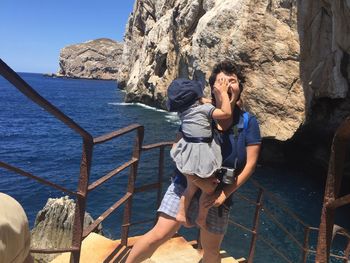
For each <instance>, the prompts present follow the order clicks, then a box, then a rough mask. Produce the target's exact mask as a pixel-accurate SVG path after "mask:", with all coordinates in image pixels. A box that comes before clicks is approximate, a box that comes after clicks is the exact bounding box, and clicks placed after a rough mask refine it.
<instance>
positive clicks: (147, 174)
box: [0, 73, 342, 262]
mask: <svg viewBox="0 0 350 263" xmlns="http://www.w3.org/2000/svg"><path fill="white" fill-rule="evenodd" d="M20 76H21V77H22V78H23V79H24V80H25V81H26V82H28V83H29V84H30V85H31V86H32V87H33V88H34V89H35V90H36V91H37V92H38V93H40V94H41V95H42V96H43V97H45V98H46V99H47V100H48V101H50V102H51V103H52V104H54V105H55V106H56V107H58V108H59V109H60V110H61V111H62V112H64V113H65V114H66V115H68V116H69V117H70V118H72V119H73V120H74V121H75V122H76V123H78V124H79V125H80V126H81V127H82V128H84V129H85V130H86V131H88V132H89V133H90V134H92V135H93V136H94V137H97V136H101V135H103V134H106V133H108V132H111V131H114V130H118V129H120V128H123V127H125V126H127V125H130V124H133V123H138V124H141V125H143V126H144V127H145V138H144V145H146V144H151V143H156V142H160V141H170V140H173V139H174V136H175V132H176V130H177V129H178V125H179V121H178V119H177V116H176V115H174V114H173V113H168V112H166V111H163V110H159V109H155V108H152V107H148V106H145V105H142V104H138V103H124V102H123V98H124V92H123V91H121V90H120V89H118V87H117V83H116V82H115V81H101V80H82V79H62V78H49V77H45V76H43V75H41V74H32V73H21V74H20ZM0 94H1V96H0V105H1V110H0V141H1V146H0V160H1V161H3V162H7V163H9V164H11V165H14V166H17V167H19V168H21V169H23V170H25V171H28V172H30V173H32V174H34V175H37V176H40V177H42V178H45V179H48V180H50V181H52V182H55V183H57V184H60V185H62V186H64V187H66V188H68V189H71V190H76V188H77V183H78V177H79V169H80V161H81V152H82V140H81V138H80V136H78V135H77V134H76V133H75V132H74V131H72V130H71V129H70V128H68V127H66V126H65V125H63V124H62V123H61V122H60V121H59V120H57V119H55V118H54V117H52V116H51V115H50V114H48V113H47V112H46V111H44V110H43V109H41V108H40V107H39V106H37V105H36V104H34V103H33V102H31V101H30V100H29V99H28V98H27V97H25V96H24V95H23V94H22V93H20V92H19V91H18V90H16V89H15V88H14V87H13V86H12V85H11V84H10V83H8V82H7V81H6V80H5V79H3V78H2V77H0ZM134 138H135V133H131V134H128V135H126V136H122V137H120V138H118V139H114V140H112V141H110V142H107V143H105V144H102V145H97V146H95V148H94V152H93V161H92V168H91V175H90V183H91V182H93V181H95V180H97V179H98V178H100V177H101V176H103V175H105V174H106V173H108V172H109V171H111V170H113V169H114V168H116V167H118V166H120V165H121V164H122V163H123V162H125V161H127V160H129V159H130V158H131V151H132V147H133V142H134ZM158 154H159V151H158V150H157V151H149V152H145V153H143V154H142V157H141V163H140V165H139V172H138V177H137V180H136V182H137V183H136V184H137V186H140V185H144V184H148V183H152V182H156V180H157V167H158ZM172 169H173V164H172V163H171V160H170V158H169V152H168V150H167V151H166V169H165V174H164V186H165V188H164V189H163V190H165V189H166V186H167V185H168V183H169V181H170V177H171V174H172ZM127 178H128V171H127V170H126V171H124V172H122V173H120V174H118V175H117V176H116V177H114V178H113V179H111V180H109V181H108V182H107V183H106V184H104V185H102V186H100V187H98V188H97V189H96V190H95V191H93V192H92V193H90V194H89V196H88V205H87V211H88V212H89V213H90V214H91V215H92V217H93V218H97V217H98V216H99V215H100V214H101V213H102V212H104V211H105V210H106V209H108V208H109V207H110V206H111V205H112V204H114V203H115V202H116V200H117V199H119V198H120V197H121V196H122V195H123V194H124V193H125V191H126V186H127ZM253 178H254V179H255V180H256V181H257V182H259V183H260V184H261V185H262V186H263V187H265V188H266V189H267V190H268V191H269V192H271V193H273V194H274V196H276V197H277V198H278V199H279V200H280V202H281V204H282V206H286V207H289V209H290V210H291V211H293V212H294V213H295V214H296V215H297V216H298V217H299V218H300V219H301V220H302V221H304V222H305V223H306V224H308V225H311V226H315V227H318V225H319V221H320V214H321V205H322V198H323V191H324V189H323V185H321V184H320V183H319V182H317V181H315V180H313V179H312V178H314V177H313V176H308V175H306V174H304V173H303V172H301V171H297V170H293V169H290V168H288V169H286V168H284V167H283V166H280V167H267V166H262V165H258V167H257V170H256V172H255V174H254V175H253ZM0 191H1V192H5V193H7V194H10V195H12V196H13V197H14V198H16V199H17V200H18V201H19V202H20V203H21V204H22V205H23V207H24V209H25V211H26V213H27V216H28V218H29V221H30V226H31V227H33V225H34V221H35V217H36V214H37V212H38V211H39V210H40V209H42V208H43V206H44V205H45V203H46V201H47V199H48V198H56V197H61V196H63V195H64V194H63V193H62V192H59V191H56V190H54V189H52V188H50V187H47V186H44V185H41V184H39V183H37V182H35V181H32V180H29V179H27V178H24V177H21V176H19V175H17V174H14V173H12V172H8V171H6V170H4V169H2V168H0ZM257 192H258V191H257V189H256V188H255V187H254V186H253V184H252V182H251V181H248V182H247V183H246V184H245V185H244V186H243V187H242V188H241V189H240V190H239V193H240V194H243V195H245V196H247V197H249V198H251V199H252V200H256V198H257ZM264 199H265V201H266V207H265V209H264V210H263V211H262V213H261V217H260V219H261V220H260V223H259V226H258V228H259V236H261V237H263V238H264V239H267V240H269V242H270V243H272V244H273V245H274V246H276V247H277V248H278V249H279V250H281V251H282V252H283V253H284V254H285V255H286V257H287V258H288V259H289V260H291V262H300V260H301V255H302V252H301V250H300V248H298V246H297V245H296V244H295V243H294V242H293V241H291V240H290V239H289V238H288V237H287V236H286V234H285V232H283V231H282V230H281V229H280V228H278V226H277V224H276V223H274V221H273V220H271V218H270V216H269V213H271V214H272V215H273V216H274V217H275V218H276V220H277V222H279V223H282V224H283V225H284V226H285V228H286V229H288V231H291V232H293V234H294V236H295V237H296V238H297V240H298V241H299V242H300V243H303V228H302V226H301V224H300V223H298V222H297V221H296V220H294V219H293V218H292V217H290V216H288V214H287V213H286V212H283V210H282V209H281V208H280V207H279V206H278V205H277V204H276V203H275V202H274V201H273V200H272V199H271V198H270V197H268V196H265V197H264ZM155 203H156V193H155V192H147V193H139V194H136V195H135V198H134V201H133V210H132V220H133V221H139V220H144V219H152V218H154V217H155V214H156V204H155ZM122 208H123V207H122ZM122 208H121V209H119V210H117V211H116V212H115V213H114V214H112V215H111V216H110V217H109V218H108V219H107V220H106V221H104V222H103V230H104V234H105V235H106V236H108V237H111V238H114V239H118V238H120V228H121V220H122V216H123V209H122ZM254 209H255V207H254V206H253V205H251V204H249V203H248V202H244V201H242V200H240V199H238V198H237V197H235V198H234V205H233V208H232V211H231V218H232V219H233V220H235V221H236V222H239V223H240V224H243V225H245V226H247V227H248V228H251V227H252V223H253V217H254ZM267 212H269V213H267ZM151 226H152V224H148V225H142V226H140V227H135V228H131V233H130V234H131V235H140V234H142V233H144V232H145V231H147V230H148V229H149V228H150V227H151ZM181 233H182V234H184V235H185V236H186V237H187V238H188V239H190V240H191V239H194V238H195V237H196V234H197V232H196V231H195V230H194V229H189V230H188V229H183V230H181ZM250 237H251V236H250V234H249V233H248V232H245V231H243V230H241V229H238V228H237V227H234V226H230V228H229V229H228V232H227V234H226V236H225V239H224V241H223V246H222V248H223V249H225V250H226V251H228V252H229V254H231V255H233V256H234V257H236V258H239V257H246V258H247V256H248V248H249V245H250ZM316 238H317V235H316V234H314V235H312V236H311V238H310V247H312V248H313V249H314V248H315V244H316ZM341 246H342V243H341V242H339V245H337V244H335V247H334V248H333V251H334V252H336V251H337V250H338V249H341ZM313 260H314V257H313V256H310V257H309V262H312V261H313ZM255 262H285V260H284V259H283V258H282V257H281V256H279V255H278V254H276V253H275V252H274V251H273V250H272V249H270V248H269V246H267V245H266V244H265V243H264V242H262V241H258V243H257V250H256V253H255ZM334 262H336V261H334Z"/></svg>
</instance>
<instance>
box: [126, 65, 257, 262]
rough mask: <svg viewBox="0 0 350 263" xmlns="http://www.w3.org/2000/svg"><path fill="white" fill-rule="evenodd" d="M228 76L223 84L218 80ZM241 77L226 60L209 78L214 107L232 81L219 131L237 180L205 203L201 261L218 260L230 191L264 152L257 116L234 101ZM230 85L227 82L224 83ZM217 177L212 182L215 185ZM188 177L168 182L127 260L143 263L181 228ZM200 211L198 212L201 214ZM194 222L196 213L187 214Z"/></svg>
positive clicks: (195, 202)
mask: <svg viewBox="0 0 350 263" xmlns="http://www.w3.org/2000/svg"><path fill="white" fill-rule="evenodd" d="M223 78H224V79H226V80H227V81H224V82H221V81H219V80H221V79H223ZM242 81H243V78H242V76H241V74H240V72H239V71H238V70H237V68H236V67H235V66H234V65H233V64H232V63H231V62H229V61H223V62H220V63H218V64H217V65H215V66H214V69H213V71H212V74H211V76H210V78H209V84H210V87H211V90H212V95H213V101H214V102H215V105H216V107H221V103H222V102H221V100H220V98H221V96H220V95H219V94H220V91H221V90H222V89H224V88H227V87H223V86H222V85H228V86H229V87H228V94H229V96H230V97H231V110H232V117H231V118H229V119H225V120H218V122H217V125H216V127H215V128H216V130H217V134H218V139H219V142H220V146H221V154H222V160H223V164H222V165H223V166H225V167H228V168H234V169H235V174H236V175H237V179H236V180H235V181H234V182H233V184H222V183H220V184H219V185H218V187H217V190H216V191H215V193H214V194H213V195H210V196H207V198H206V199H205V200H204V205H205V206H206V207H210V209H209V212H208V215H207V220H206V227H205V228H201V230H200V231H201V233H200V237H201V244H202V248H203V259H202V262H203V263H218V262H220V246H221V242H222V240H223V237H224V234H225V232H226V229H227V225H228V216H229V205H230V203H231V195H232V193H234V192H235V191H236V190H237V189H238V188H239V187H240V186H242V185H243V184H244V183H245V182H246V181H247V180H248V178H249V177H250V176H251V175H252V173H253V172H254V169H255V166H256V163H257V160H258V155H259V151H260V144H261V137H260V131H259V126H258V123H257V121H256V118H255V117H254V116H252V115H247V114H246V113H244V111H243V110H242V109H240V108H239V107H238V106H237V104H236V102H237V101H239V98H240V94H241V92H242V89H243V86H242V84H241V82H242ZM225 83H226V84H225ZM216 183H217V181H216V179H214V180H213V184H216ZM185 184H186V179H185V177H184V176H183V175H181V174H179V173H176V176H175V179H174V180H173V182H172V184H171V185H170V186H169V188H168V190H167V192H166V193H165V196H164V198H163V201H162V204H161V206H160V208H159V209H158V212H159V217H158V221H157V223H156V225H155V226H154V227H153V229H151V230H150V231H149V232H148V233H146V234H145V235H143V236H142V237H141V238H140V239H139V240H138V241H137V242H136V243H135V245H134V246H133V248H132V250H131V251H130V254H129V256H128V258H127V260H126V263H136V262H141V261H143V260H145V259H147V258H149V257H151V256H152V254H153V252H154V251H155V250H156V249H157V248H158V247H159V246H160V245H161V244H163V243H165V242H166V241H167V240H168V239H170V238H171V237H172V236H173V235H174V234H175V233H176V232H177V231H178V230H179V228H180V227H181V224H180V223H179V222H178V221H176V214H177V212H178V208H179V204H180V198H181V195H182V193H183V191H184V189H185V188H186V185H185ZM195 208H198V199H196V198H193V200H192V201H191V204H190V209H189V211H191V212H193V211H196V210H197V211H198V209H195ZM197 213H198V212H197ZM189 217H190V218H189V221H190V222H191V221H192V222H193V218H194V219H195V218H196V215H193V214H192V215H189Z"/></svg>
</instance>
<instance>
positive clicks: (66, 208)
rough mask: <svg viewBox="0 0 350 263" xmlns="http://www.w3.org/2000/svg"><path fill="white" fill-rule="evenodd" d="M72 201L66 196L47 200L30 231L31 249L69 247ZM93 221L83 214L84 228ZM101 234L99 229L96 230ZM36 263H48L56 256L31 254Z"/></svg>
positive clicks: (72, 212) (71, 228) (72, 216)
mask: <svg viewBox="0 0 350 263" xmlns="http://www.w3.org/2000/svg"><path fill="white" fill-rule="evenodd" d="M74 210H75V203H74V200H72V199H69V198H68V196H65V197H61V198H57V199H53V198H49V199H48V201H47V203H46V205H45V206H44V208H43V209H42V210H41V211H39V213H38V214H37V217H36V219H35V224H34V228H33V229H32V231H31V236H32V240H31V247H32V248H67V247H70V246H71V241H72V230H73V221H74ZM93 222H94V220H93V219H92V217H91V216H90V215H89V214H88V213H85V218H84V227H86V226H88V225H90V224H92V223H93ZM98 231H99V232H102V230H101V228H99V230H98ZM33 256H34V258H35V260H36V261H37V262H49V261H51V260H52V259H53V258H55V257H56V256H57V254H33Z"/></svg>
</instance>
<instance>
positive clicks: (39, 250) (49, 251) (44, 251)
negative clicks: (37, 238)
mask: <svg viewBox="0 0 350 263" xmlns="http://www.w3.org/2000/svg"><path fill="white" fill-rule="evenodd" d="M72 251H79V248H78V247H71V248H56V249H48V248H31V249H30V253H38V254H56V253H64V252H72Z"/></svg>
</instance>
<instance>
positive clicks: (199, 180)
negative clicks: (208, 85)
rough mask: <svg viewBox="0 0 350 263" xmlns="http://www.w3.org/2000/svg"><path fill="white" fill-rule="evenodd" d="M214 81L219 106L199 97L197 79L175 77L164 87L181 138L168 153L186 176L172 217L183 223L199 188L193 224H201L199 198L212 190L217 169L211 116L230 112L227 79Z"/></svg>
mask: <svg viewBox="0 0 350 263" xmlns="http://www.w3.org/2000/svg"><path fill="white" fill-rule="evenodd" d="M218 82H219V83H216V85H221V87H220V89H215V90H214V92H219V94H220V97H221V101H222V103H221V105H222V106H221V108H215V107H214V106H213V105H212V104H211V103H210V100H208V99H205V98H203V89H204V85H202V84H201V83H200V82H199V81H194V80H187V79H176V80H174V81H173V82H172V83H171V84H170V86H169V88H168V101H167V107H168V110H169V111H176V112H178V115H179V117H180V120H181V127H180V131H181V133H182V138H181V139H180V140H179V141H178V142H177V143H176V144H175V145H174V146H173V148H172V149H171V151H170V155H171V157H172V159H173V160H174V161H175V163H176V167H177V169H178V170H179V171H180V172H181V173H183V174H184V175H185V176H186V179H187V188H186V190H185V191H184V193H183V195H182V196H181V200H180V207H179V212H178V214H177V216H176V220H177V221H179V222H181V223H182V224H184V225H187V219H186V212H187V209H188V206H189V204H190V201H191V199H192V197H193V195H194V194H195V192H196V191H197V189H198V188H200V189H201V190H202V195H201V197H200V201H199V212H198V217H197V219H196V223H197V225H199V226H200V227H205V224H206V223H205V221H206V215H207V212H208V208H205V207H204V205H202V201H203V200H204V197H205V195H207V194H212V193H213V192H214V191H215V187H216V184H215V183H213V182H214V180H213V178H212V177H214V176H215V172H216V171H217V170H218V169H219V168H221V162H222V157H221V150H220V145H219V144H218V143H217V142H216V141H215V139H214V138H213V133H212V119H214V120H215V119H227V118H230V117H231V114H232V112H231V106H230V99H229V97H228V86H229V85H228V82H227V80H226V79H225V78H223V79H220V80H219V81H218ZM210 177H211V178H210ZM207 178H210V179H207Z"/></svg>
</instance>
